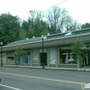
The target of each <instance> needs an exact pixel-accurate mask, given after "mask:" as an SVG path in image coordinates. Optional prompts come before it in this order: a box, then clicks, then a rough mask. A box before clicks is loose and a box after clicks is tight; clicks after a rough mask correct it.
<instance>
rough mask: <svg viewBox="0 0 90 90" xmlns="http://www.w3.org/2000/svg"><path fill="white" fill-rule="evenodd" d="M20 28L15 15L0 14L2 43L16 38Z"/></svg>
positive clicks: (0, 39)
mask: <svg viewBox="0 0 90 90" xmlns="http://www.w3.org/2000/svg"><path fill="white" fill-rule="evenodd" d="M20 29H21V27H20V23H19V19H18V17H17V16H12V15H11V14H9V13H6V14H1V15H0V41H3V43H4V45H5V44H7V43H8V42H9V43H10V42H13V41H15V40H18V38H19V32H20V31H19V30H20Z"/></svg>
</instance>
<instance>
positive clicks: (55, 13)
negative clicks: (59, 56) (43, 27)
mask: <svg viewBox="0 0 90 90" xmlns="http://www.w3.org/2000/svg"><path fill="white" fill-rule="evenodd" d="M46 17H47V19H48V22H49V26H50V28H51V29H50V33H58V32H59V33H60V32H64V31H65V30H66V31H72V30H74V29H75V30H76V29H78V28H79V25H80V24H79V23H78V22H77V21H75V20H73V19H72V17H71V16H70V15H69V14H68V11H67V10H66V9H63V8H62V9H61V8H59V7H57V6H53V7H52V8H51V9H50V10H48V12H47V13H46ZM63 30H64V31H63Z"/></svg>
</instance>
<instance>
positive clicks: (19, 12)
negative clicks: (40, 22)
mask: <svg viewBox="0 0 90 90" xmlns="http://www.w3.org/2000/svg"><path fill="white" fill-rule="evenodd" d="M63 1H64V2H63ZM61 2H63V3H61ZM60 3H61V4H60ZM56 4H58V6H59V7H61V8H65V9H66V10H67V11H68V12H69V14H70V15H71V17H72V18H73V19H74V20H77V21H79V22H80V23H82V24H83V23H86V22H90V10H89V9H90V0H0V14H2V13H8V12H9V13H10V14H12V15H14V16H18V17H19V18H21V19H22V20H23V19H25V20H26V19H27V18H28V16H29V11H30V10H42V11H45V10H47V9H49V8H50V7H52V6H53V5H56Z"/></svg>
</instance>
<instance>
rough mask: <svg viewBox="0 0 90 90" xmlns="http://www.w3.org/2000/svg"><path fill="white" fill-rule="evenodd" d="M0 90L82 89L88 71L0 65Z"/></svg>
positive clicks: (89, 81) (89, 75)
mask: <svg viewBox="0 0 90 90" xmlns="http://www.w3.org/2000/svg"><path fill="white" fill-rule="evenodd" d="M0 77H1V78H2V82H1V83H0V90H82V89H81V84H83V83H84V82H86V83H90V72H78V71H57V70H42V69H27V68H9V67H0Z"/></svg>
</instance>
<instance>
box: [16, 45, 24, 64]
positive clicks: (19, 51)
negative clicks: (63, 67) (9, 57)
mask: <svg viewBox="0 0 90 90" xmlns="http://www.w3.org/2000/svg"><path fill="white" fill-rule="evenodd" d="M24 53H25V52H24V50H23V49H22V48H21V47H20V46H19V47H18V48H17V50H16V54H17V57H18V60H17V61H18V63H19V64H20V65H21V57H22V56H23V55H24Z"/></svg>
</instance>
